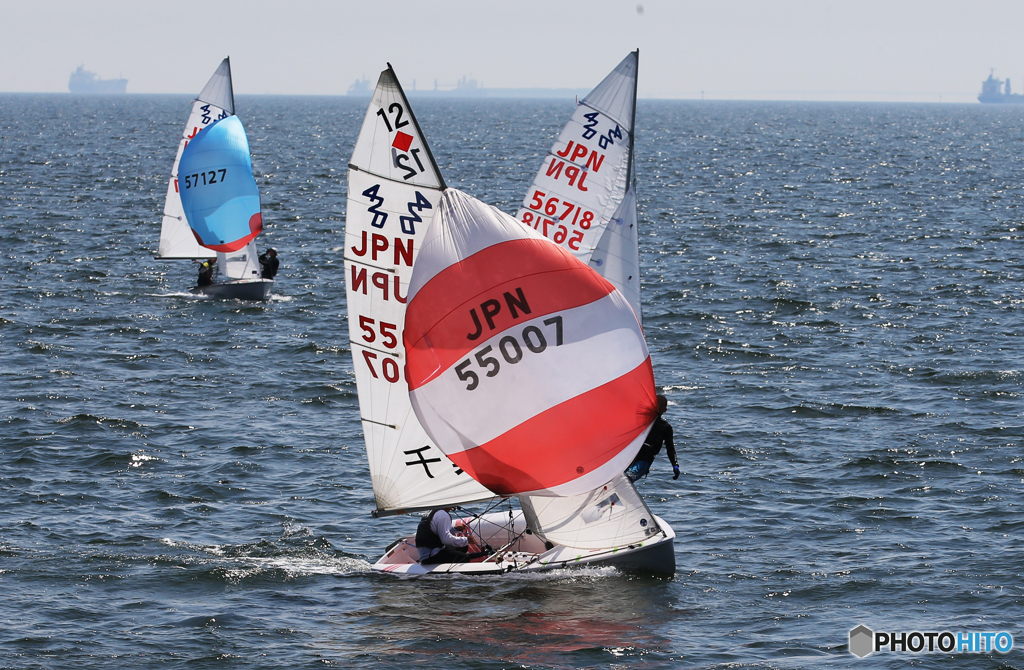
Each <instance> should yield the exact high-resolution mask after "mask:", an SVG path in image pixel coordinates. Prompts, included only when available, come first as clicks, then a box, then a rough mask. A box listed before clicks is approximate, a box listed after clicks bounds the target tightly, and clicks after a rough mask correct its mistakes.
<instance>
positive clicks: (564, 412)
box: [448, 357, 658, 495]
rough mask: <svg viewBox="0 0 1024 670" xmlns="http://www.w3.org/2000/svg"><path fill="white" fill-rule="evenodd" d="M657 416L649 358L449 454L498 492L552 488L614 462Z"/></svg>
mask: <svg viewBox="0 0 1024 670" xmlns="http://www.w3.org/2000/svg"><path fill="white" fill-rule="evenodd" d="M657 416H658V414H657V399H656V396H655V389H654V370H653V369H652V367H651V359H650V357H648V358H647V359H646V360H645V361H644V362H643V363H641V364H640V365H639V366H637V367H636V368H634V369H633V370H632V371H630V372H628V373H626V374H624V375H623V376H621V377H619V378H618V379H615V380H613V381H610V382H608V383H607V384H603V385H601V386H598V387H597V388H594V389H592V390H590V391H587V392H586V393H583V394H582V395H579V396H576V397H575V398H572V399H570V400H567V401H565V402H563V403H560V404H558V405H555V406H554V407H552V408H551V409H549V410H546V411H544V412H542V413H540V414H538V415H536V416H534V417H532V418H530V419H529V420H528V421H525V422H523V423H521V424H519V425H518V426H516V427H515V428H513V429H511V430H509V431H506V432H505V433H504V434H502V435H500V436H498V437H496V438H494V439H493V440H490V441H489V442H487V443H486V444H482V445H480V446H479V447H474V448H472V449H468V450H466V451H462V452H459V453H457V454H449V456H448V457H449V458H451V460H452V461H453V462H454V463H455V464H456V465H458V466H459V467H460V468H462V469H463V470H464V471H465V472H467V473H468V474H469V475H470V476H471V477H473V479H475V480H477V481H478V482H480V483H481V484H483V485H484V486H486V487H487V488H489V489H490V490H492V491H494V492H495V493H498V494H500V495H515V494H517V493H524V492H530V491H540V490H544V489H551V488H554V487H556V486H559V485H562V484H565V483H567V482H571V481H572V480H574V479H577V478H579V477H581V476H585V475H586V473H588V472H593V471H594V470H596V469H597V468H599V467H601V466H602V465H604V464H605V463H607V462H608V461H610V460H611V459H612V458H614V457H615V456H617V455H618V454H619V453H620V452H621V451H622V450H623V449H625V448H626V447H627V446H629V444H630V443H631V442H632V441H633V440H634V439H636V438H637V437H638V436H639V435H640V433H641V432H643V431H644V430H646V429H647V427H648V426H650V425H651V423H652V422H653V421H654V419H655V418H656V417H657Z"/></svg>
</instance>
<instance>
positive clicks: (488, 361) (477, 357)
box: [455, 316, 562, 391]
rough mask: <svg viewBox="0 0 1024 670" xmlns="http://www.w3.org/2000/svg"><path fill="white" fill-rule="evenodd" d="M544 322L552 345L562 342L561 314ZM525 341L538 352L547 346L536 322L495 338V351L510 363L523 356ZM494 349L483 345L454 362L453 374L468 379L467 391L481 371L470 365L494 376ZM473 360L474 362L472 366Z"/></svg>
mask: <svg viewBox="0 0 1024 670" xmlns="http://www.w3.org/2000/svg"><path fill="white" fill-rule="evenodd" d="M543 323H544V325H545V326H551V327H552V328H553V329H554V337H555V346H556V347H560V346H562V317H560V316H553V317H551V318H550V319H544V321H543ZM520 341H521V342H522V344H525V345H526V349H527V350H529V351H531V352H533V353H535V354H539V353H542V352H543V351H544V350H545V349H547V348H548V340H547V337H545V335H544V331H543V330H541V329H540V328H538V327H537V326H527V327H526V328H523V330H522V331H521V332H520V333H519V337H516V336H515V335H506V336H505V337H503V338H501V339H500V340H498V351H497V353H500V354H501V357H502V358H503V359H505V362H506V363H508V364H509V365H515V364H516V363H518V362H519V361H521V360H523V356H524V355H525V352H524V351H523V346H522V344H520ZM493 351H494V347H493V346H491V345H490V344H488V345H487V346H486V347H483V348H482V349H480V351H478V352H476V353H475V354H473V355H472V356H471V357H470V358H467V359H466V360H464V361H462V362H461V363H459V364H458V365H456V366H455V374H457V375H458V376H459V379H461V380H462V381H464V382H469V383H468V384H467V385H466V390H467V391H472V390H474V389H475V388H477V387H478V386H479V385H480V375H479V374H477V371H476V370H473V369H471V366H472V367H476V368H478V369H480V370H486V372H485V373H484V374H485V375H486V376H488V377H494V376H495V375H497V374H498V372H500V371H501V362H500V361H498V358H497V357H496V356H493V355H488V354H491V352H493ZM474 361H475V362H476V366H473V363H474Z"/></svg>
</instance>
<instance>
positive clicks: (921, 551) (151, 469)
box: [0, 95, 1024, 670]
mask: <svg viewBox="0 0 1024 670" xmlns="http://www.w3.org/2000/svg"><path fill="white" fill-rule="evenodd" d="M189 104H190V100H189V99H188V98H187V97H185V96H127V97H121V98H81V97H72V96H67V95H3V96H0V254H2V259H3V261H2V274H0V277H2V281H0V352H2V366H0V425H2V430H3V436H2V448H0V589H2V594H3V595H2V605H0V622H2V627H0V667H5V668H6V667H10V668H68V667H75V668H140V667H145V668H151V667H152V668H157V667H159V668H166V667H187V668H277V667H302V668H306V667H308V668H313V667H317V668H319V667H341V668H350V667H358V668H394V667H404V666H408V667H423V668H441V667H444V668H474V669H486V670H491V669H495V670H497V669H505V668H591V667H596V668H856V667H872V668H875V667H883V668H901V667H905V666H908V665H910V666H914V667H921V668H940V667H941V668H947V667H975V668H1014V667H1016V668H1020V667H1024V661H1022V653H1021V648H1022V647H1024V630H1022V629H1021V626H1020V623H1019V622H1020V619H1021V613H1022V612H1024V578H1022V572H1024V556H1022V549H1024V542H1022V539H1021V535H1022V531H1024V519H1022V517H1021V511H1022V505H1024V498H1022V496H1021V494H1022V492H1024V449H1022V442H1024V417H1022V411H1024V403H1022V397H1021V396H1022V382H1024V354H1022V346H1021V342H1022V335H1024V299H1022V294H1024V283H1022V278H1024V260H1022V259H1024V243H1022V242H1024V188H1022V186H1021V183H1022V177H1024V108H1015V107H1005V108H999V107H988V106H982V105H963V106H961V105H896V104H826V103H791V104H787V103H756V102H749V103H742V102H728V103H725V102H722V103H719V102H683V101H680V102H667V101H640V103H639V104H638V109H637V118H638V137H637V144H636V151H637V170H636V171H637V177H638V180H639V183H638V194H639V207H640V226H641V240H640V244H641V265H642V273H643V301H644V318H645V329H646V333H647V336H648V341H649V344H650V348H651V352H652V356H653V361H654V367H655V373H656V378H657V382H658V385H659V387H660V388H661V389H663V392H664V393H665V394H666V395H667V396H668V397H669V400H670V403H671V405H670V407H669V411H668V414H667V418H668V419H669V421H670V422H671V423H672V424H673V425H674V427H675V435H676V444H677V448H678V450H679V453H680V462H681V466H682V471H683V474H682V476H681V477H680V478H679V479H678V480H677V481H673V480H672V479H671V469H670V467H669V464H668V461H667V460H665V459H664V457H661V459H660V460H659V461H658V462H657V463H656V464H655V466H654V469H653V472H652V474H651V476H650V477H649V478H648V479H647V480H645V481H644V482H643V483H642V484H641V486H640V490H641V492H642V493H643V495H644V496H645V498H646V499H647V501H648V504H649V505H650V506H651V508H652V509H653V510H654V511H655V513H657V514H658V515H660V516H662V517H663V518H664V519H666V520H667V521H668V522H669V523H670V524H671V525H672V526H673V528H674V529H675V531H676V533H677V535H678V537H677V541H676V545H675V548H676V560H677V565H678V568H677V572H676V574H675V576H674V578H672V579H659V578H653V577H645V576H633V575H625V574H620V573H618V572H616V571H614V570H612V569H609V568H593V569H584V570H578V571H564V572H553V573H548V574H544V575H533V576H518V577H500V578H498V577H493V578H476V579H468V578H430V579H414V580H399V579H396V578H394V577H392V576H381V575H376V574H373V573H371V572H370V570H369V567H370V564H371V563H372V561H373V560H375V559H376V558H377V557H378V556H379V555H380V553H381V552H382V549H383V548H384V547H385V546H386V545H388V544H389V543H390V542H391V541H392V540H393V539H395V538H396V537H398V536H399V535H400V534H403V533H407V532H410V531H411V530H412V528H413V526H414V525H415V519H413V518H410V517H406V516H399V517H389V518H385V519H379V520H375V519H372V518H370V516H369V512H370V510H371V509H372V508H373V496H372V491H371V488H370V483H369V475H368V472H367V467H366V460H365V456H364V453H363V446H362V435H361V431H360V424H359V421H358V416H359V415H358V406H357V398H356V389H355V381H354V376H353V371H352V361H351V354H350V352H349V349H348V345H347V323H346V320H345V319H346V316H345V314H346V309H345V298H344V296H345V291H344V283H343V282H344V274H343V269H344V268H343V261H342V229H343V225H344V220H345V194H346V168H347V162H348V159H349V156H350V154H351V150H352V147H353V144H354V141H355V136H356V133H357V132H358V128H359V126H360V123H361V120H362V117H363V115H364V114H365V111H366V101H365V100H350V99H347V98H288V97H259V96H254V97H250V96H239V98H238V100H237V107H238V113H239V115H240V117H241V119H242V121H243V122H244V123H245V125H246V128H247V131H248V133H249V139H250V144H251V146H252V150H253V163H254V168H255V173H256V179H257V182H258V184H259V185H260V188H261V191H262V193H263V203H264V220H265V222H266V225H267V228H266V232H265V235H264V236H263V238H262V242H261V246H262V247H265V246H267V245H272V246H275V247H276V248H277V249H278V250H279V252H280V258H281V260H282V269H281V274H280V275H279V277H278V282H277V286H276V287H275V290H274V295H273V299H272V300H271V301H270V302H268V303H264V304H247V303H240V302H232V301H213V300H206V299H201V298H196V297H194V296H191V295H189V294H188V292H187V289H188V288H189V287H190V286H191V285H192V283H193V282H194V278H195V269H194V267H193V266H192V265H191V264H190V263H188V262H181V261H178V262H169V261H158V260H154V259H153V253H154V250H155V248H156V243H157V236H158V232H159V220H160V213H161V211H162V203H163V197H164V193H165V189H166V180H167V176H168V173H169V170H170V166H171V163H172V161H173V159H174V152H175V150H176V144H177V137H178V134H179V133H180V130H181V127H182V124H183V123H184V121H185V119H186V117H187V114H188V108H189ZM572 104H573V103H572V101H565V102H562V101H550V100H548V101H527V100H517V101H510V100H505V101H499V100H482V101H467V100H462V101H444V100H417V99H415V98H414V99H413V101H412V105H413V108H414V110H415V111H416V113H417V115H418V117H419V121H420V124H421V126H422V127H423V130H424V132H425V133H426V136H427V138H428V140H429V141H430V143H431V147H432V149H433V152H434V154H435V156H436V158H437V162H438V164H439V165H440V167H441V169H442V171H443V172H444V174H445V177H446V179H447V180H448V183H449V184H450V185H452V186H456V187H458V188H462V189H464V190H466V191H468V192H470V193H472V194H474V195H476V196H478V197H481V198H482V199H484V200H486V201H489V202H492V203H493V204H495V205H497V206H498V207H500V208H501V209H503V210H505V211H508V212H514V211H515V209H516V207H517V205H518V203H519V201H520V200H521V198H522V197H523V195H524V193H525V191H526V188H527V186H528V184H529V183H530V181H531V180H532V178H533V175H534V173H535V171H536V170H537V168H538V166H539V164H540V160H541V157H542V156H543V154H544V152H545V151H546V149H547V147H548V146H549V145H550V144H551V142H552V141H553V139H554V137H555V135H556V134H557V132H558V131H559V130H560V128H561V126H562V125H563V124H564V123H565V121H566V120H567V119H568V117H569V115H570V114H571V112H572ZM859 624H863V625H866V626H867V627H869V628H871V629H872V630H875V631H893V632H899V631H904V632H910V631H915V630H917V631H946V630H949V631H954V632H961V631H962V632H971V631H978V632H984V631H1006V632H1009V633H1010V634H1012V635H1013V636H1014V638H1015V640H1016V646H1015V647H1014V648H1013V650H1012V651H1011V652H1010V653H1008V654H999V653H959V654H945V653H939V652H935V653H918V654H914V653H899V652H885V651H882V652H878V653H876V654H873V655H871V656H868V657H867V658H865V659H863V660H861V659H858V658H856V657H855V656H853V655H852V654H851V653H850V652H849V650H848V649H847V639H848V632H849V631H850V629H852V628H854V627H855V626H857V625H859Z"/></svg>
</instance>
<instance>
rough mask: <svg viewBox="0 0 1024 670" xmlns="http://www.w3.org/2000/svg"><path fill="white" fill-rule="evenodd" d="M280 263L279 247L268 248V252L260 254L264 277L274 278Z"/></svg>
mask: <svg viewBox="0 0 1024 670" xmlns="http://www.w3.org/2000/svg"><path fill="white" fill-rule="evenodd" d="M280 265H281V261H279V260H277V249H267V251H266V253H263V254H260V267H261V268H262V269H263V272H262V273H261V276H262V277H263V278H264V279H273V278H274V277H275V276H276V275H277V268H278V267H279V266H280Z"/></svg>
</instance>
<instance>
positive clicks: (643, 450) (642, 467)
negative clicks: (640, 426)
mask: <svg viewBox="0 0 1024 670" xmlns="http://www.w3.org/2000/svg"><path fill="white" fill-rule="evenodd" d="M667 409H668V398H666V397H665V396H663V395H659V396H658V418H657V419H655V420H654V425H653V426H651V430H650V431H649V432H648V433H647V437H646V438H645V439H644V446H642V447H640V451H639V452H638V453H637V455H636V458H634V459H633V462H632V463H630V464H629V467H628V468H626V477H627V478H628V479H629V481H631V482H635V481H636V480H638V479H640V478H641V477H644V476H646V475H647V473H648V472H650V471H651V464H652V463H654V457H655V456H657V455H658V452H659V451H661V445H665V453H666V454H667V455H668V460H670V461H672V473H673V474H672V479H679V462H678V461H677V460H676V445H675V444H674V443H673V442H672V425H671V424H670V423H669V422H668V421H665V419H663V418H662V415H663V414H664V413H665V410H667Z"/></svg>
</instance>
